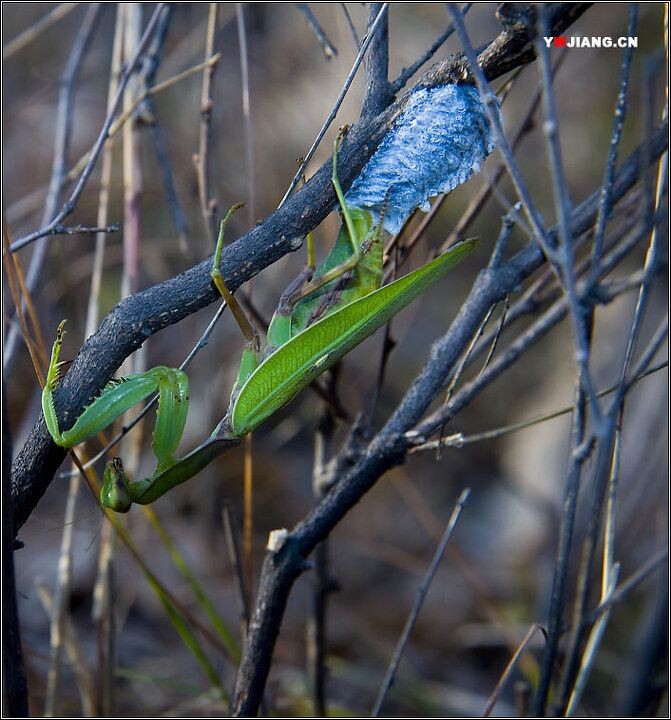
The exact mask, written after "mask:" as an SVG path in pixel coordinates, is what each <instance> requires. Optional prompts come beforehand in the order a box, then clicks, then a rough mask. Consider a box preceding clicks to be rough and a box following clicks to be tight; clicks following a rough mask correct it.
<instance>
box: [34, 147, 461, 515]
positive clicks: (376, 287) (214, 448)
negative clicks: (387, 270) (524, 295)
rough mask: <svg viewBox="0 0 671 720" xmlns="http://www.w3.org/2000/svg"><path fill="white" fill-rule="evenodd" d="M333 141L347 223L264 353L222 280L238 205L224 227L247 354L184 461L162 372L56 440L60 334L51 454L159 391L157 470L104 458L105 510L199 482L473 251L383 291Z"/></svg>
mask: <svg viewBox="0 0 671 720" xmlns="http://www.w3.org/2000/svg"><path fill="white" fill-rule="evenodd" d="M339 139H340V135H339V136H338V138H336V141H335V143H334V148H333V172H332V178H331V179H332V183H333V186H334V189H335V192H336V196H337V199H338V202H339V205H340V211H341V214H342V220H343V222H342V225H341V228H340V231H339V233H338V237H337V240H336V243H335V245H334V247H333V248H332V250H331V252H330V253H329V255H328V256H327V258H326V259H325V260H324V261H323V262H322V264H321V265H320V266H319V267H318V268H317V269H316V270H315V267H314V261H313V259H312V258H313V256H314V253H313V251H312V248H311V237H309V238H308V242H309V246H308V267H307V268H306V270H305V271H304V272H303V273H302V274H301V275H300V276H299V277H298V278H297V279H296V280H295V281H294V282H293V283H291V284H290V285H289V287H288V288H287V290H286V291H285V292H284V293H283V295H282V296H281V298H280V301H279V305H278V307H277V310H276V311H275V314H274V315H273V318H272V320H271V322H270V325H269V328H268V333H267V342H266V346H265V348H263V349H262V348H261V343H260V339H259V335H258V333H257V332H256V330H255V329H254V328H253V326H252V324H251V323H250V321H249V320H248V319H247V316H246V315H245V313H244V311H243V310H242V308H241V307H240V305H239V304H238V302H237V301H236V300H235V298H234V297H233V295H232V294H231V292H230V291H229V290H228V288H227V287H226V284H225V283H224V281H223V278H222V277H221V274H220V271H219V265H220V261H221V251H222V248H223V240H224V233H225V229H226V225H227V223H228V220H229V219H230V217H231V215H232V213H233V212H234V211H235V210H236V209H237V208H238V207H240V205H235V206H233V207H232V208H231V209H230V210H229V212H228V214H227V215H226V217H225V218H224V220H223V221H222V223H221V227H220V232H219V237H218V240H217V246H216V251H215V254H214V260H213V265H212V271H211V277H212V281H213V283H214V284H215V286H216V287H217V289H218V290H219V292H220V293H221V296H222V297H223V299H224V300H225V302H226V303H227V304H228V306H229V308H230V309H231V311H232V313H233V315H234V317H235V319H236V321H237V323H238V325H239V326H240V329H241V331H242V333H243V335H244V337H245V346H244V349H243V352H242V358H241V361H240V368H239V371H238V375H237V379H236V381H235V384H234V386H233V390H232V393H231V397H230V403H229V407H228V411H227V413H226V415H225V417H224V418H223V420H222V421H221V422H220V423H219V425H218V426H217V427H216V428H215V430H214V432H213V433H212V434H211V435H210V437H209V438H208V439H207V440H206V441H205V442H203V443H202V444H201V445H199V446H198V447H196V448H195V449H194V450H192V451H191V452H189V453H188V454H187V455H185V456H183V457H181V458H176V457H175V453H176V451H177V446H178V444H179V442H180V440H181V438H182V433H183V431H184V426H185V423H186V417H187V411H188V389H189V380H188V376H187V375H186V373H185V372H183V371H182V370H179V369H176V368H168V367H164V366H159V367H155V368H152V369H151V370H147V371H146V372H143V373H138V374H135V375H130V376H128V377H126V378H121V379H115V380H112V381H110V382H109V383H108V384H107V385H106V386H105V388H104V389H103V391H102V393H101V394H100V395H99V396H98V397H97V398H96V399H95V400H93V402H91V404H90V405H88V406H87V407H86V408H85V409H84V411H83V412H82V414H81V415H80V416H79V417H78V418H77V420H76V422H75V423H74V425H73V426H72V427H71V428H70V429H69V430H64V431H61V429H60V427H59V423H58V418H57V416H56V410H55V406H54V400H53V392H54V390H55V389H56V387H57V386H58V384H59V379H60V368H61V366H62V365H63V363H62V362H59V354H60V350H61V345H62V343H63V335H64V329H63V328H64V324H65V321H63V322H61V324H60V325H59V328H58V331H57V335H56V340H55V342H54V345H53V348H52V352H51V361H50V363H49V369H48V373H47V378H46V382H45V385H44V389H43V392H42V408H43V412H44V418H45V420H46V424H47V428H48V430H49V433H50V434H51V436H52V438H53V439H54V441H55V442H56V444H57V445H60V446H61V447H65V448H72V447H74V446H75V445H78V444H79V443H82V442H84V441H86V440H87V439H89V438H91V437H92V436H94V435H96V434H97V433H99V432H100V431H102V430H103V429H105V428H106V427H107V426H109V425H110V424H111V423H113V422H114V421H115V420H116V419H117V418H119V417H120V416H121V415H122V414H123V413H125V412H126V411H127V410H129V409H130V408H131V407H132V406H133V405H135V404H137V403H139V402H141V401H143V400H144V399H146V398H148V397H149V396H150V395H153V394H155V393H157V392H158V409H157V411H156V422H155V427H154V431H153V434H152V450H153V452H154V455H155V457H156V469H155V470H154V473H153V474H152V476H151V477H149V478H145V479H143V480H139V481H135V482H133V481H131V480H130V479H129V478H128V477H127V476H126V474H125V472H124V468H123V463H122V461H121V459H120V458H112V459H110V460H109V461H108V462H107V465H106V467H105V471H104V475H103V485H102V490H101V493H100V501H101V503H102V505H103V506H104V507H106V508H110V509H112V510H115V511H117V512H127V511H128V510H129V509H130V508H131V506H132V504H133V503H137V504H142V505H146V504H149V503H152V502H154V501H155V500H157V499H158V498H159V497H161V496H162V495H164V494H165V493H166V492H168V491H169V490H171V489H172V488H174V487H176V486H177V485H180V484H181V483H183V482H185V481H186V480H188V479H189V478H191V477H193V476H194V475H196V474H197V473H198V472H199V471H200V470H202V469H203V468H204V467H205V466H206V465H208V464H209V463H210V462H211V461H212V460H213V459H214V458H215V457H217V456H218V455H219V454H221V452H223V451H224V450H225V449H226V448H227V447H229V446H230V445H231V444H235V443H237V442H238V441H239V439H240V438H241V437H243V436H244V435H246V434H248V433H250V432H251V431H252V430H254V429H255V428H256V427H257V426H258V425H260V424H261V423H262V422H263V421H264V420H266V419H267V418H269V417H270V416H271V415H273V413H275V412H276V411H277V410H279V409H280V408H282V407H283V406H284V405H286V404H287V403H288V402H289V401H290V400H292V399H293V398H294V397H296V395H298V393H300V392H301V391H302V390H303V389H304V388H305V387H307V386H308V385H309V384H310V383H312V381H313V380H315V379H316V378H317V377H318V376H319V375H320V374H321V373H323V372H324V371H325V370H327V369H328V368H329V367H331V366H332V365H333V364H334V363H335V362H337V361H338V360H339V359H340V358H342V357H343V356H344V355H345V354H346V353H348V352H349V351H350V350H351V349H352V348H354V347H355V346H357V345H358V344H359V343H361V342H362V341H363V340H365V339H366V338H367V337H369V336H370V335H371V334H372V333H374V332H375V331H376V330H377V329H378V328H380V327H381V326H382V325H384V324H386V323H387V322H388V321H389V320H390V319H391V318H393V317H394V316H395V315H396V314H397V313H399V312H400V311H401V310H402V309H403V308H404V307H405V306H406V305H408V304H409V303H411V302H412V301H413V300H414V299H415V298H417V297H418V296H419V295H420V294H421V293H422V292H424V291H425V290H426V289H427V288H428V287H430V286H431V285H432V284H434V283H435V282H436V281H438V280H439V279H440V278H441V277H443V275H445V274H446V273H447V272H448V271H449V270H450V269H452V268H453V267H454V266H455V265H456V264H457V263H458V262H459V261H460V260H461V259H463V258H464V257H465V256H466V255H467V254H468V253H470V251H471V250H472V249H473V247H474V245H475V240H474V239H470V240H465V241H463V242H461V243H459V244H458V245H455V246H453V247H452V248H450V249H449V250H448V251H447V252H445V253H443V254H442V255H440V256H439V257H437V258H435V259H434V260H433V261H431V262H429V263H428V264H426V265H424V266H423V267H420V268H419V269H417V270H415V271H413V272H411V273H409V274H407V275H405V276H403V277H401V278H399V279H397V280H395V281H394V282H391V283H389V284H388V285H385V286H382V275H383V273H382V269H383V268H382V265H383V229H382V225H383V219H384V211H383V213H382V217H380V219H379V222H377V223H375V222H374V219H373V215H372V214H371V213H370V212H369V211H368V210H365V209H360V208H357V207H353V206H348V203H347V202H346V200H345V196H344V194H343V191H342V188H341V187H340V183H339V181H338V175H337V151H338V143H339Z"/></svg>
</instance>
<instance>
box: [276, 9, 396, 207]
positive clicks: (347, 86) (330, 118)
mask: <svg viewBox="0 0 671 720" xmlns="http://www.w3.org/2000/svg"><path fill="white" fill-rule="evenodd" d="M388 7H389V3H385V4H384V5H383V6H382V9H381V10H380V12H379V13H378V15H377V18H376V19H375V22H374V23H373V25H372V26H371V28H370V30H369V31H368V32H367V33H366V37H365V38H364V40H363V43H362V44H361V49H360V50H359V54H358V55H357V56H356V60H355V61H354V65H352V69H351V70H350V72H349V75H348V76H347V79H346V80H345V84H344V85H343V86H342V90H341V91H340V94H339V95H338V97H337V98H336V101H335V104H334V105H333V108H332V109H331V112H330V113H329V116H328V117H327V118H326V120H325V122H324V124H323V125H322V127H321V130H320V131H319V132H318V133H317V137H316V138H315V140H314V142H313V143H312V146H311V147H310V149H309V150H308V152H307V155H306V156H305V158H304V159H303V162H302V163H301V164H300V166H299V168H298V170H297V171H296V174H295V175H294V176H293V178H292V180H291V182H290V183H289V187H288V188H287V191H286V192H285V193H284V197H283V198H282V200H281V201H280V204H279V205H278V207H282V205H284V203H285V202H286V200H287V198H288V197H289V195H291V193H292V191H293V189H294V188H295V187H296V185H298V182H299V180H300V179H301V178H302V177H303V173H304V172H305V168H306V167H307V166H308V163H309V162H310V160H312V156H313V155H314V154H315V151H316V150H317V148H318V147H319V143H320V142H321V141H322V138H323V137H324V135H325V134H326V131H327V130H328V129H329V127H330V126H331V123H332V122H333V120H334V119H335V116H336V115H337V114H338V110H339V109H340V106H341V105H342V102H343V100H344V99H345V95H347V91H348V90H349V89H350V86H351V85H352V82H353V81H354V78H355V76H356V73H357V70H358V69H359V65H361V61H362V60H363V59H364V57H365V55H366V50H368V46H369V45H370V44H371V42H372V41H373V38H374V37H375V31H376V30H377V28H378V26H379V24H380V23H381V22H382V19H383V18H384V16H385V14H386V12H387V9H388Z"/></svg>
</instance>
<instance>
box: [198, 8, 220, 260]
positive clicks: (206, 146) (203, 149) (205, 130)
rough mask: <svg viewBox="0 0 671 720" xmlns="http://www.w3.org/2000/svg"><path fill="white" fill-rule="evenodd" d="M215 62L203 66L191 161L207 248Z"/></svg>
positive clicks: (210, 24)
mask: <svg viewBox="0 0 671 720" xmlns="http://www.w3.org/2000/svg"><path fill="white" fill-rule="evenodd" d="M217 8H218V4H217V3H215V2H213V3H210V4H209V11H208V16H207V33H206V35H205V61H207V59H208V58H211V57H212V54H213V53H214V38H215V34H216V30H217ZM215 69H216V64H212V65H209V64H208V65H205V67H204V69H203V87H202V90H201V99H200V130H199V133H198V154H197V155H195V156H194V158H193V160H194V163H195V165H196V175H197V178H198V197H199V198H200V211H201V213H202V215H203V221H204V222H205V230H206V232H207V237H208V238H209V241H210V242H209V247H214V241H215V239H216V237H217V228H216V224H217V221H216V217H215V215H216V211H217V202H216V200H215V199H214V198H213V197H212V190H211V187H210V132H211V130H210V128H211V123H212V78H213V76H214V71H215Z"/></svg>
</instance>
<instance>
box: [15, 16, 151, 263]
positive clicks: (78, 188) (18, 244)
mask: <svg viewBox="0 0 671 720" xmlns="http://www.w3.org/2000/svg"><path fill="white" fill-rule="evenodd" d="M164 7H165V3H159V5H158V6H157V7H156V9H155V10H154V14H153V15H152V17H151V19H150V20H149V23H148V24H147V28H146V29H145V31H144V35H143V36H142V40H141V41H140V43H139V45H138V49H137V52H136V54H135V56H134V58H133V59H132V61H131V62H130V63H129V64H128V66H127V67H126V69H125V70H124V73H123V75H122V77H121V80H120V81H119V89H118V91H117V96H116V98H115V100H114V105H113V108H112V111H111V112H110V113H109V114H108V115H107V118H106V119H105V122H104V123H103V126H102V129H101V131H100V134H99V135H98V139H97V140H96V143H95V145H94V146H93V150H92V152H91V156H90V158H89V161H88V162H87V164H86V167H85V168H84V170H83V172H82V174H81V175H80V176H79V180H78V181H77V183H76V185H75V187H74V190H73V191H72V194H71V195H70V197H69V198H68V201H67V202H66V203H65V205H63V207H62V208H61V210H60V211H59V212H58V213H57V215H56V217H55V218H53V220H51V222H50V223H49V224H48V225H46V226H45V227H42V228H40V229H39V230H36V231H35V232H33V233H31V234H30V235H26V236H25V237H22V238H20V239H19V240H16V241H15V242H14V243H12V245H11V247H10V251H11V252H16V251H17V250H19V249H21V248H22V247H25V246H26V245H28V244H30V243H31V242H33V241H35V240H37V239H38V238H41V237H44V236H46V235H48V234H49V233H50V232H51V230H52V229H53V228H54V227H55V226H56V225H58V224H60V223H62V222H63V220H64V219H65V218H66V217H68V216H69V215H71V214H72V213H73V212H74V211H75V208H76V207H77V202H78V200H79V198H80V196H81V194H82V192H84V188H85V187H86V183H87V182H88V180H89V178H90V176H91V173H92V172H93V169H94V167H95V165H96V163H97V161H98V158H99V157H100V153H101V152H102V149H103V145H104V144H105V140H107V135H108V132H109V129H110V127H111V125H112V122H113V121H114V116H115V114H116V111H117V109H118V107H119V105H120V104H121V100H122V98H123V93H124V90H125V88H126V85H127V84H128V81H129V80H130V78H131V77H132V75H133V74H134V73H135V71H136V70H137V67H138V65H139V62H140V60H141V58H142V55H143V53H144V51H145V48H146V47H147V45H148V43H149V40H150V39H151V37H152V35H153V33H154V30H155V28H156V24H157V23H158V20H159V17H160V14H161V12H162V11H163V10H164Z"/></svg>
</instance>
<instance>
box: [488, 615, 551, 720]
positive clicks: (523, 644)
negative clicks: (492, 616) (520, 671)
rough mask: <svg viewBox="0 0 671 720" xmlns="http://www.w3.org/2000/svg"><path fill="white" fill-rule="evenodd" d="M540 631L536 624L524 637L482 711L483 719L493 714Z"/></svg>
mask: <svg viewBox="0 0 671 720" xmlns="http://www.w3.org/2000/svg"><path fill="white" fill-rule="evenodd" d="M540 629H541V627H540V625H536V624H535V623H534V624H533V625H531V627H530V628H529V629H528V630H527V634H526V635H525V636H524V638H523V640H522V642H521V643H520V645H519V647H518V648H517V650H515V653H514V654H513V656H512V657H511V658H510V662H509V663H508V664H507V665H506V669H505V670H504V671H503V675H501V678H500V679H499V681H498V683H496V687H495V688H494V690H493V692H492V694H491V695H490V696H489V700H487V705H486V706H485V709H484V710H483V711H482V717H489V716H490V715H491V714H492V710H493V709H494V706H495V705H496V703H497V702H498V700H499V698H500V697H501V693H502V692H503V688H504V687H505V686H506V684H507V683H508V680H510V676H511V675H512V674H513V671H514V670H515V668H516V667H517V663H518V662H519V659H520V657H522V655H523V653H524V652H525V651H526V649H527V648H528V647H529V644H530V643H531V641H532V640H533V639H534V635H535V634H536V632H537V631H538V630H540Z"/></svg>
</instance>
